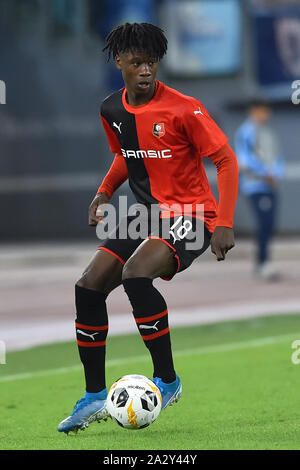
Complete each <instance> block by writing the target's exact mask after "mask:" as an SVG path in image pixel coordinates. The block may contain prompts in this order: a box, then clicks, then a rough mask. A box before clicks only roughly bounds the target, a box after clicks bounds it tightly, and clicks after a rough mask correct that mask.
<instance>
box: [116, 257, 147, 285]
mask: <svg viewBox="0 0 300 470" xmlns="http://www.w3.org/2000/svg"><path fill="white" fill-rule="evenodd" d="M133 277H147V274H146V273H145V272H143V270H142V269H141V265H140V263H138V262H137V261H136V260H135V259H129V260H128V261H127V262H126V263H125V264H124V267H123V270H122V281H124V280H125V279H130V278H133Z"/></svg>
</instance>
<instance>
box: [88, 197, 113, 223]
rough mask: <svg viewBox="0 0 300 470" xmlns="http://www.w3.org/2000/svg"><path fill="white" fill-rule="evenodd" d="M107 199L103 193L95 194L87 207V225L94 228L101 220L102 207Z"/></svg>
mask: <svg viewBox="0 0 300 470" xmlns="http://www.w3.org/2000/svg"><path fill="white" fill-rule="evenodd" d="M108 201H109V197H108V196H107V194H105V193H100V194H96V196H95V197H94V199H93V200H92V202H91V204H90V207H89V225H91V226H95V225H97V224H98V222H100V221H101V220H102V219H103V214H104V210H105V209H104V207H103V208H102V207H101V206H102V205H103V206H104V205H105V204H107V203H108Z"/></svg>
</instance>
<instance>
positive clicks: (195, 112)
mask: <svg viewBox="0 0 300 470" xmlns="http://www.w3.org/2000/svg"><path fill="white" fill-rule="evenodd" d="M194 114H202V116H204V114H203V113H202V111H201V109H200V106H199V110H197V111H194Z"/></svg>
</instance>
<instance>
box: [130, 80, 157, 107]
mask: <svg viewBox="0 0 300 470" xmlns="http://www.w3.org/2000/svg"><path fill="white" fill-rule="evenodd" d="M155 90H156V84H155V82H154V84H153V87H152V88H151V89H150V90H149V92H148V93H145V94H144V93H143V94H141V93H136V92H134V91H132V90H130V89H128V88H127V87H126V91H127V93H126V101H127V103H128V104H129V105H130V106H141V105H143V104H146V103H148V102H149V101H151V100H152V98H153V96H154V95H155Z"/></svg>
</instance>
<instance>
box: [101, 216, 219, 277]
mask: <svg viewBox="0 0 300 470" xmlns="http://www.w3.org/2000/svg"><path fill="white" fill-rule="evenodd" d="M140 221H141V219H140V218H138V215H128V216H127V217H124V218H123V219H121V221H120V224H119V225H118V226H117V227H116V228H115V229H114V230H112V231H111V232H110V233H109V235H108V236H107V238H105V239H103V240H102V242H101V243H100V245H99V246H98V250H105V251H108V252H109V253H111V254H113V255H114V256H115V257H116V258H118V259H119V260H120V262H121V263H122V264H125V263H126V261H127V260H128V259H129V258H130V256H131V255H132V254H133V253H134V251H135V250H136V249H137V247H138V246H139V245H140V244H141V243H142V242H143V241H144V240H146V239H148V238H150V239H151V238H156V239H160V240H162V242H164V243H166V244H167V245H168V246H169V248H170V250H172V251H173V256H174V258H175V259H176V262H177V263H176V264H177V269H176V271H175V272H174V274H173V275H172V276H171V277H169V278H166V277H162V279H164V280H166V281H169V280H171V279H172V278H173V277H174V275H175V274H176V273H178V272H181V271H184V270H185V269H187V268H188V267H189V266H190V265H191V264H192V262H193V261H194V260H195V259H196V258H198V256H200V255H201V254H202V253H204V251H205V250H206V249H207V248H208V246H209V244H210V239H211V235H212V233H211V232H209V230H208V229H207V227H206V225H205V224H204V222H203V221H202V220H200V219H196V218H195V217H189V216H185V215H184V216H182V215H181V216H175V217H171V218H167V219H165V218H159V219H158V221H157V222H156V223H154V224H153V223H152V225H151V222H150V218H149V217H148V219H147V222H148V224H147V225H146V224H143V222H145V221H146V220H144V221H142V222H141V223H139V222H140ZM141 226H142V227H143V229H142V230H140V234H136V235H135V236H136V237H137V238H135V239H134V238H133V236H132V232H136V231H135V230H132V229H133V228H134V229H135V228H136V227H138V228H139V229H141Z"/></svg>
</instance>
